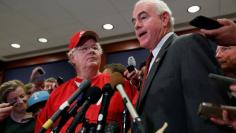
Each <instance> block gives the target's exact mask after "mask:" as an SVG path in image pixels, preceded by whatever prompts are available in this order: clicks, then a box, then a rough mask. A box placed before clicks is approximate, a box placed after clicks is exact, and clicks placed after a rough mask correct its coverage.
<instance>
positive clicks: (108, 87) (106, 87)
mask: <svg viewBox="0 0 236 133" xmlns="http://www.w3.org/2000/svg"><path fill="white" fill-rule="evenodd" d="M102 92H103V93H105V92H108V93H109V94H111V93H113V88H112V86H111V84H109V83H107V84H105V85H104V86H103V88H102Z"/></svg>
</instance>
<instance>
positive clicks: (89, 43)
mask: <svg viewBox="0 0 236 133" xmlns="http://www.w3.org/2000/svg"><path fill="white" fill-rule="evenodd" d="M80 44H82V45H81V46H79V47H76V48H74V51H73V53H72V57H71V58H70V60H71V62H72V63H73V64H75V66H79V68H81V69H82V70H85V69H86V68H87V67H97V68H99V66H100V63H101V54H102V52H101V50H100V49H99V47H98V45H99V44H97V42H96V41H95V40H94V39H92V38H86V39H83V40H81V42H80Z"/></svg>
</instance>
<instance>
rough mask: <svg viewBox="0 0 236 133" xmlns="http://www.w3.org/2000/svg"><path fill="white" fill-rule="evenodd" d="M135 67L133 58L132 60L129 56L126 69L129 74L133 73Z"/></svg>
mask: <svg viewBox="0 0 236 133" xmlns="http://www.w3.org/2000/svg"><path fill="white" fill-rule="evenodd" d="M135 67H136V61H135V58H134V57H133V56H130V57H129V58H128V67H127V69H128V71H129V73H130V72H132V71H134V69H135Z"/></svg>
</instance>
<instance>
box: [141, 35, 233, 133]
mask: <svg viewBox="0 0 236 133" xmlns="http://www.w3.org/2000/svg"><path fill="white" fill-rule="evenodd" d="M211 44H212V42H211V41H210V40H208V39H206V38H204V37H203V36H201V35H199V34H191V35H185V36H181V37H177V36H176V35H175V34H174V35H172V36H171V37H170V38H169V39H168V40H167V41H166V42H165V44H164V45H163V47H162V48H161V50H160V52H159V54H158V56H157V57H156V59H155V62H154V64H153V65H152V67H151V70H150V72H149V74H148V77H147V80H146V81H145V85H144V88H143V90H141V95H140V97H139V100H138V103H137V107H136V108H137V112H138V114H139V115H140V117H141V119H142V121H143V124H144V128H145V133H154V132H156V130H157V129H159V128H161V127H162V126H163V124H164V122H167V123H168V127H167V128H166V130H165V133H207V132H210V133H219V132H226V130H225V128H222V127H220V126H217V125H215V124H212V123H211V122H209V121H207V120H204V119H202V118H201V117H199V116H198V114H197V111H198V106H199V104H200V103H201V102H212V103H218V104H228V102H229V101H228V100H229V99H228V95H227V93H226V91H225V89H222V86H220V85H219V84H217V82H213V81H212V80H210V79H209V78H208V73H219V72H220V71H219V68H218V65H217V61H216V59H215V57H214V53H215V52H214V50H213V49H212V45H211ZM224 87H225V86H224Z"/></svg>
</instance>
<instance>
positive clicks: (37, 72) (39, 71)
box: [30, 66, 45, 82]
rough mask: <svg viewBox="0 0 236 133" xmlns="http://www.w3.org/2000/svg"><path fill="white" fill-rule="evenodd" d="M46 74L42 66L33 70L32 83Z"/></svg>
mask: <svg viewBox="0 0 236 133" xmlns="http://www.w3.org/2000/svg"><path fill="white" fill-rule="evenodd" d="M44 73H45V71H44V69H43V68H42V67H40V66H38V67H35V68H34V69H33V70H32V73H31V76H30V81H31V82H32V81H34V80H35V79H36V78H37V77H38V76H40V75H43V74H44Z"/></svg>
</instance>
